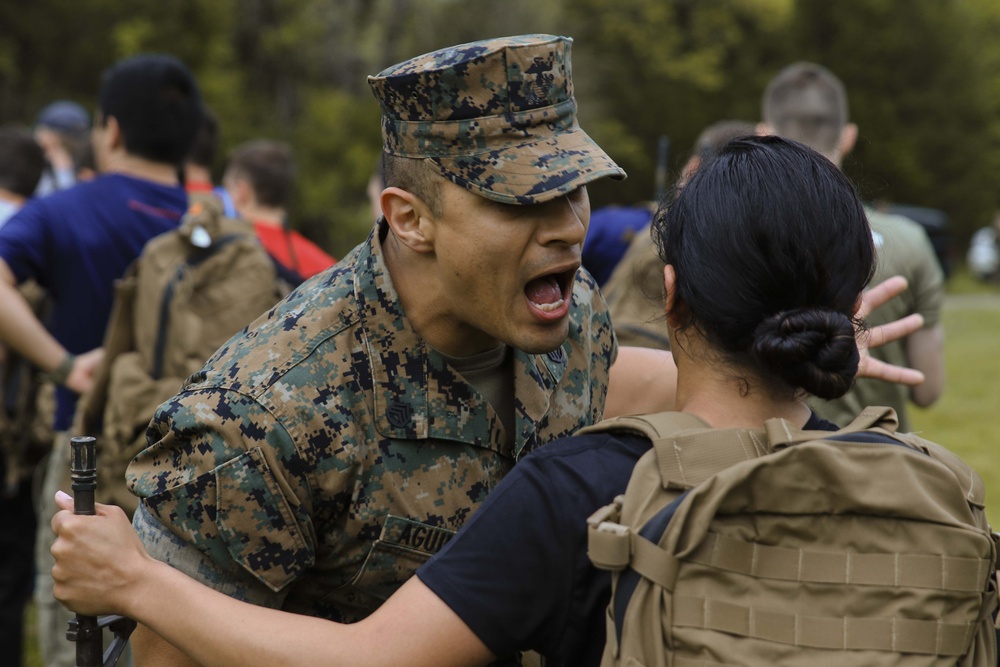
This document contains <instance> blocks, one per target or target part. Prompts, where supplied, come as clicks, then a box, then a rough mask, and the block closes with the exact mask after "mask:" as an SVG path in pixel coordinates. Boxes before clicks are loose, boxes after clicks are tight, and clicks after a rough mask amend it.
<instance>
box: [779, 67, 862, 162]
mask: <svg viewBox="0 0 1000 667" xmlns="http://www.w3.org/2000/svg"><path fill="white" fill-rule="evenodd" d="M762 106H763V108H762V114H763V118H764V122H765V123H767V124H768V125H770V126H771V127H773V128H774V131H775V132H776V133H777V134H779V135H780V136H782V137H785V138H786V139H792V140H794V141H798V142H801V143H803V144H805V145H806V146H809V147H810V148H812V149H815V150H817V151H819V152H820V153H824V154H830V153H832V152H833V151H834V150H835V149H836V148H837V143H838V142H839V140H840V133H841V131H842V130H843V129H844V126H845V125H847V92H846V91H845V90H844V84H843V83H841V82H840V79H838V78H837V77H836V76H835V75H834V74H833V72H831V71H830V70H828V69H826V68H825V67H822V66H821V65H817V64H815V63H807V62H799V63H794V64H792V65H789V66H788V67H786V68H784V69H783V70H781V71H780V72H778V74H777V76H775V77H774V78H773V79H772V80H771V82H770V83H769V84H768V85H767V89H766V90H765V91H764V100H763V105H762Z"/></svg>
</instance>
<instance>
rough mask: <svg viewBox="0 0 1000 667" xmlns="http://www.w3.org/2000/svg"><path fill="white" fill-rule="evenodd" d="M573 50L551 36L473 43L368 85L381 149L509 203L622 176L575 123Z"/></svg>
mask: <svg viewBox="0 0 1000 667" xmlns="http://www.w3.org/2000/svg"><path fill="white" fill-rule="evenodd" d="M572 43H573V40H572V39H570V38H568V37H557V36H554V35H521V36H517V37H504V38H499V39H490V40H484V41H480V42H471V43H469V44H461V45H459V46H453V47H450V48H447V49H441V50H440V51H434V52H433V53H428V54H426V55H422V56H418V57H416V58H413V59H411V60H407V61H406V62H403V63H400V64H398V65H394V66H392V67H390V68H389V69H387V70H384V71H383V72H381V73H380V74H379V75H378V76H373V77H369V78H368V83H369V84H370V85H371V87H372V90H373V91H374V93H375V97H376V98H377V99H378V102H379V105H380V106H381V107H382V141H383V149H384V150H385V152H386V153H388V154H390V155H396V156H399V157H408V158H427V159H428V161H430V162H431V163H432V164H434V165H435V166H436V167H437V169H438V170H439V171H440V172H441V174H442V175H443V176H444V177H445V178H447V179H449V180H450V181H452V182H454V183H456V184H458V185H460V186H462V187H465V188H467V189H469V190H471V191H472V192H474V193H476V194H478V195H481V196H483V197H486V198H487V199H492V200H494V201H498V202H502V203H506V204H533V203H538V202H544V201H547V200H550V199H554V198H555V197H558V196H560V195H563V194H566V193H568V192H571V191H573V190H575V189H576V188H578V187H580V186H581V185H584V184H586V183H589V182H590V181H593V180H595V179H598V178H601V177H602V176H611V177H612V178H619V179H621V178H625V172H624V170H622V168H621V167H619V166H618V165H617V164H615V163H614V161H613V160H612V159H611V158H610V157H608V155H607V154H606V153H605V152H604V151H603V150H601V148H600V146H598V145H597V144H596V143H595V142H594V140H593V139H591V138H590V137H589V136H587V133H586V132H584V131H583V130H582V129H580V126H579V125H578V124H577V121H576V100H575V99H574V98H573V80H572V74H571V67H570V46H571V45H572Z"/></svg>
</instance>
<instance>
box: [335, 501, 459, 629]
mask: <svg viewBox="0 0 1000 667" xmlns="http://www.w3.org/2000/svg"><path fill="white" fill-rule="evenodd" d="M454 536H455V531H453V530H448V529H447V528H439V527H437V526H431V525H429V524H426V523H421V522H419V521H415V520H413V519H406V518H403V517H398V516H394V515H392V514H390V515H388V516H386V518H385V523H383V525H382V532H381V533H380V534H379V538H378V539H377V540H375V542H373V543H372V547H371V550H369V552H368V556H367V557H366V558H365V562H364V563H363V564H362V566H361V569H360V570H359V571H358V573H357V574H356V575H354V578H353V579H351V581H350V583H348V584H345V585H344V586H341V587H340V588H339V589H337V590H336V591H334V592H333V593H332V594H331V596H330V598H329V600H330V601H331V602H333V603H334V604H335V605H338V606H346V607H351V608H356V609H361V610H365V611H363V612H362V614H364V613H370V612H371V611H374V610H375V608H377V607H378V606H379V605H380V604H382V603H383V602H385V601H386V600H387V599H389V596H391V595H392V594H393V593H394V592H395V591H396V589H397V588H399V587H400V586H402V585H403V583H404V582H405V581H406V580H407V579H409V578H410V577H412V576H413V574H414V573H415V572H416V571H417V568H419V567H420V566H421V565H423V564H424V563H425V562H427V560H428V559H430V557H431V556H433V555H434V554H436V553H437V552H438V551H440V550H441V549H442V548H443V547H444V545H445V544H447V543H448V542H449V541H450V540H451V538H452V537H454Z"/></svg>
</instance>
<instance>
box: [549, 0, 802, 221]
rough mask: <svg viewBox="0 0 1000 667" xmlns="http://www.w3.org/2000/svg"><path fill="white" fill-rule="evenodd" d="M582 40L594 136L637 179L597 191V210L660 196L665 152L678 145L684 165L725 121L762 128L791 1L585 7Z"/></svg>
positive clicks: (575, 26)
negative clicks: (659, 152) (667, 144)
mask: <svg viewBox="0 0 1000 667" xmlns="http://www.w3.org/2000/svg"><path fill="white" fill-rule="evenodd" d="M566 7H567V9H566V13H567V25H569V26H570V28H571V30H570V32H571V34H573V35H574V36H575V37H576V38H577V42H576V45H575V47H574V51H575V54H574V78H575V80H576V83H577V89H578V90H579V91H580V96H581V97H583V98H586V100H587V104H586V105H581V118H582V119H583V124H584V126H585V127H586V128H587V129H588V132H590V134H592V135H593V136H594V138H595V139H596V140H597V141H598V142H599V143H600V144H601V145H602V146H605V147H606V148H607V149H608V151H609V152H610V153H611V154H612V156H614V157H615V159H616V160H618V161H619V162H620V164H621V165H622V166H623V167H624V168H625V169H626V171H628V172H629V175H630V178H629V180H628V181H626V182H625V183H624V184H620V185H619V184H609V183H598V184H595V185H594V186H593V187H592V188H591V194H592V198H593V199H594V200H595V203H596V204H598V205H599V204H602V203H607V202H608V201H614V200H617V201H624V202H634V201H639V200H643V199H650V198H652V197H653V194H654V173H655V161H656V147H657V145H658V141H659V137H660V135H664V134H665V135H668V136H669V137H670V138H671V147H672V156H671V158H672V159H671V165H672V166H673V167H675V168H676V167H677V166H678V165H680V164H681V163H682V162H683V161H684V160H685V159H686V158H687V155H688V153H689V152H690V148H691V145H692V143H693V142H694V139H695V137H696V136H697V135H698V133H699V132H701V130H703V129H704V128H705V127H706V126H707V125H709V124H710V123H713V122H715V121H717V120H721V119H742V120H749V121H754V120H756V119H757V117H758V116H759V99H760V91H761V90H762V88H763V85H764V84H765V83H766V80H767V76H768V75H769V72H770V71H771V70H773V69H774V67H775V66H776V64H779V63H781V62H782V61H783V60H784V59H785V58H786V54H785V51H784V49H783V48H782V45H783V44H784V40H781V39H778V38H779V37H781V36H782V35H783V31H784V30H785V29H786V26H787V20H788V18H789V16H790V14H791V11H792V7H793V4H792V0H732V1H730V2H709V3H706V2H695V1H694V0H670V1H667V2H664V1H663V0H620V1H618V2H615V3H609V2H606V1H604V0H578V1H577V2H574V3H571V4H567V5H566Z"/></svg>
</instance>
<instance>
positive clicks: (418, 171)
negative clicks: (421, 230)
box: [382, 152, 444, 215]
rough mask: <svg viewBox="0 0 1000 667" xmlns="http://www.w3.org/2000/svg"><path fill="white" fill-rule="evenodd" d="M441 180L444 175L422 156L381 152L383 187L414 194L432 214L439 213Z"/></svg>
mask: <svg viewBox="0 0 1000 667" xmlns="http://www.w3.org/2000/svg"><path fill="white" fill-rule="evenodd" d="M443 181H444V177H443V176H441V174H440V173H439V172H438V171H437V170H436V169H435V168H434V167H432V166H431V165H430V164H428V162H427V161H426V160H425V159H424V158H409V157H399V156H398V155H390V154H389V153H385V152H383V153H382V182H383V183H385V187H387V188H388V187H395V188H399V189H401V190H406V191H407V192H410V193H412V194H415V195H416V196H418V197H420V199H421V200H422V201H423V202H424V203H425V204H427V208H429V209H430V210H431V213H433V214H434V215H441V183H442V182H443Z"/></svg>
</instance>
